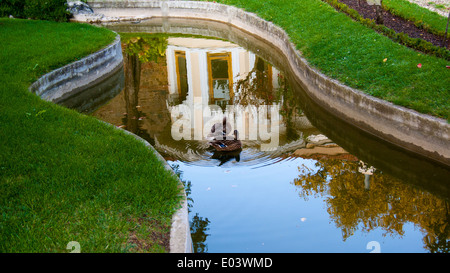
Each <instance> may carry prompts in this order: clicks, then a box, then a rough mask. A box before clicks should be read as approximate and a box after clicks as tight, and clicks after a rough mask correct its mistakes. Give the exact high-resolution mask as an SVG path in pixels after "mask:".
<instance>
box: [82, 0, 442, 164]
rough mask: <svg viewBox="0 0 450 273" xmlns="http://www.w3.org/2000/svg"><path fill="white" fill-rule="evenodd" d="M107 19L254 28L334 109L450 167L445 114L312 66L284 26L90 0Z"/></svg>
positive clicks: (193, 6) (155, 4) (242, 14)
mask: <svg viewBox="0 0 450 273" xmlns="http://www.w3.org/2000/svg"><path fill="white" fill-rule="evenodd" d="M88 4H89V5H90V6H91V7H92V8H93V9H94V11H95V12H98V13H101V14H102V15H103V17H102V20H101V21H102V22H105V23H106V22H117V21H120V20H121V18H123V19H124V20H131V19H132V18H135V20H139V19H140V18H152V17H163V18H164V17H165V18H168V17H173V18H192V19H203V20H212V21H217V22H221V23H225V24H228V25H231V26H233V27H236V28H239V29H241V30H244V31H246V32H249V33H252V34H253V35H255V36H258V37H260V38H262V39H264V40H266V41H268V42H269V43H271V44H273V45H274V46H276V47H277V48H279V49H280V50H281V51H282V52H283V54H285V56H286V57H287V59H288V62H289V64H288V65H289V68H290V69H291V70H292V71H293V73H294V74H295V76H296V77H297V79H298V80H299V81H300V82H301V85H302V87H303V88H304V90H305V91H306V93H307V94H308V95H309V96H310V97H311V98H312V99H313V100H314V101H315V102H317V103H318V104H319V105H321V106H322V107H323V108H325V109H327V110H328V111H329V112H331V113H333V114H334V115H336V116H339V117H340V118H342V119H344V120H345V121H347V122H349V123H350V124H354V125H356V126H357V127H359V128H360V129H362V130H364V131H366V132H368V133H370V134H372V135H375V136H377V137H379V138H381V139H383V140H385V141H388V142H390V143H392V144H394V145H396V146H399V147H402V148H404V149H406V150H409V151H411V152H414V153H416V154H420V155H422V156H425V157H427V158H428V159H430V160H433V161H435V162H439V163H440V164H444V165H447V166H450V149H448V143H449V141H450V124H449V123H448V122H447V121H446V120H444V119H440V118H436V117H433V116H430V115H425V114H421V113H419V112H417V111H414V110H411V109H407V108H405V107H401V106H397V105H394V104H393V103H390V102H387V101H384V100H381V99H378V98H375V97H372V96H370V95H367V94H365V93H363V92H362V91H359V90H356V89H353V88H350V87H348V86H345V85H344V84H342V83H340V82H338V81H336V80H334V79H331V78H329V77H328V76H326V75H324V74H322V73H321V72H320V71H319V70H317V69H315V68H312V67H311V66H310V65H309V64H308V61H307V60H306V59H304V58H303V57H302V56H301V53H300V52H298V51H297V49H296V47H295V45H294V44H293V43H292V42H291V41H290V38H289V36H288V35H287V34H286V32H285V31H284V30H283V29H281V28H280V27H278V26H276V25H274V24H273V23H271V22H268V21H265V20H263V19H261V18H259V17H258V16H257V15H255V14H253V13H249V12H246V11H244V10H242V9H239V8H236V7H233V6H227V5H223V4H217V3H212V2H196V1H176V0H169V1H153V0H148V1H143V0H128V1H113V2H112V1H104V0H94V1H88Z"/></svg>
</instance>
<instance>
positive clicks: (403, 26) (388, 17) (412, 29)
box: [339, 0, 450, 49]
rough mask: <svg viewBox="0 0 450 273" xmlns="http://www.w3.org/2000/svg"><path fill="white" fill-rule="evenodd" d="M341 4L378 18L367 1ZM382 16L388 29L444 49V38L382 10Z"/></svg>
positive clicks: (448, 44) (448, 43) (349, 0)
mask: <svg viewBox="0 0 450 273" xmlns="http://www.w3.org/2000/svg"><path fill="white" fill-rule="evenodd" d="M339 2H341V3H343V4H346V5H347V6H349V7H350V8H352V9H354V10H356V11H358V13H359V14H360V15H361V16H362V17H364V18H368V19H373V20H375V19H376V17H377V15H376V6H375V5H369V4H367V2H366V1H365V0H361V1H360V3H359V4H358V0H339ZM382 16H383V21H384V22H383V24H384V25H385V26H386V27H388V28H390V29H393V30H394V31H395V32H398V33H401V32H403V33H405V34H408V36H409V37H411V38H420V39H423V40H425V41H428V42H430V43H432V44H433V45H435V46H440V47H442V42H443V39H444V37H442V36H438V35H435V34H432V33H429V32H428V31H426V30H425V29H422V28H418V27H417V26H415V25H414V23H413V22H411V21H408V20H405V19H403V18H401V17H398V16H394V15H392V14H391V13H390V12H389V11H386V10H382ZM445 47H446V48H447V49H450V39H447V41H446V44H445Z"/></svg>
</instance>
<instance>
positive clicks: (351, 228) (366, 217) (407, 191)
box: [294, 159, 450, 252]
mask: <svg viewBox="0 0 450 273" xmlns="http://www.w3.org/2000/svg"><path fill="white" fill-rule="evenodd" d="M316 167H317V168H318V171H316V172H314V171H313V170H312V169H309V168H307V167H306V166H302V167H299V171H300V175H299V177H298V178H297V179H295V180H294V184H295V185H297V186H299V188H300V196H301V197H303V198H308V197H309V196H313V195H319V196H323V197H326V203H327V207H328V208H327V210H328V212H329V214H330V215H331V219H333V221H334V222H335V223H336V225H337V227H339V228H340V229H341V230H342V234H343V239H344V240H346V239H347V238H348V237H350V236H351V235H352V234H353V233H354V232H355V231H356V230H357V229H362V230H363V231H364V232H369V231H371V230H373V229H375V228H382V229H383V230H384V231H385V232H386V233H385V235H387V234H389V235H391V236H393V235H399V236H403V235H404V231H403V225H404V224H405V223H407V222H411V223H414V224H416V225H417V226H419V227H420V228H421V230H422V231H423V232H424V233H425V234H426V235H425V237H424V247H425V248H426V249H428V250H429V251H430V252H448V250H449V237H450V227H449V222H450V214H449V203H448V201H447V200H443V199H440V198H438V197H436V196H434V195H431V194H430V193H427V192H423V191H421V190H419V189H417V188H414V187H412V186H410V185H407V184H405V183H403V182H401V181H399V180H397V179H395V178H393V177H390V176H388V175H385V174H383V173H381V172H377V171H375V172H374V174H373V175H372V176H373V177H372V181H371V184H370V190H365V186H364V185H365V184H364V180H365V177H364V175H363V174H361V173H359V172H358V168H359V167H360V165H359V164H358V162H350V161H342V160H336V159H321V160H319V161H317V162H316Z"/></svg>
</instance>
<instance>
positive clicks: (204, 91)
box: [198, 50, 209, 106]
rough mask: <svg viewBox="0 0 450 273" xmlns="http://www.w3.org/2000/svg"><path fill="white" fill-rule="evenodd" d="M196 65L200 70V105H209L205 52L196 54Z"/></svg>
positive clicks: (201, 51)
mask: <svg viewBox="0 0 450 273" xmlns="http://www.w3.org/2000/svg"><path fill="white" fill-rule="evenodd" d="M198 64H199V69H200V71H199V74H200V89H201V96H202V103H203V106H206V105H208V103H209V83H208V58H207V51H206V50H200V51H199V52H198Z"/></svg>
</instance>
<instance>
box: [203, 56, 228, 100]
mask: <svg viewBox="0 0 450 273" xmlns="http://www.w3.org/2000/svg"><path fill="white" fill-rule="evenodd" d="M208 79H209V96H210V101H211V102H212V103H214V104H216V105H219V106H221V107H225V105H227V104H229V102H230V101H231V100H232V98H233V75H232V69H231V53H230V52H225V53H208Z"/></svg>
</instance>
